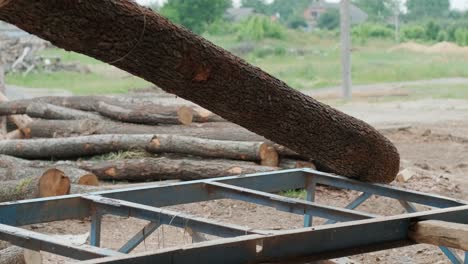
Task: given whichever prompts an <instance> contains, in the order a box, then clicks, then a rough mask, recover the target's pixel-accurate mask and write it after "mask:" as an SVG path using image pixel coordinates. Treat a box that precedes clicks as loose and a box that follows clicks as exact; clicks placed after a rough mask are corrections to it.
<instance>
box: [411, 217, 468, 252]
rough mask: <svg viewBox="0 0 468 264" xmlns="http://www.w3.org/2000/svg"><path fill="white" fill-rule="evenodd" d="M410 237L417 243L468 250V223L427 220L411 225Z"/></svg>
mask: <svg viewBox="0 0 468 264" xmlns="http://www.w3.org/2000/svg"><path fill="white" fill-rule="evenodd" d="M409 238H410V239H411V240H413V241H415V242H417V243H424V244H431V245H435V246H444V247H450V248H456V249H461V250H463V251H468V225H464V224H457V223H451V222H445V221H437V220H427V221H421V222H416V223H414V224H413V225H412V226H411V227H410V232H409Z"/></svg>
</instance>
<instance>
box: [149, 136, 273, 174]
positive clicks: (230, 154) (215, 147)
mask: <svg viewBox="0 0 468 264" xmlns="http://www.w3.org/2000/svg"><path fill="white" fill-rule="evenodd" d="M146 150H148V151H149V152H153V153H181V154H189V155H196V156H201V157H212V158H224V159H236V160H252V161H260V163H261V165H264V166H272V167H277V166H278V153H277V152H276V150H275V149H274V148H273V146H272V145H269V144H267V143H264V142H243V141H226V140H211V139H202V138H195V137H186V136H175V135H155V136H154V137H153V138H152V139H151V141H150V142H149V144H148V146H147V147H146Z"/></svg>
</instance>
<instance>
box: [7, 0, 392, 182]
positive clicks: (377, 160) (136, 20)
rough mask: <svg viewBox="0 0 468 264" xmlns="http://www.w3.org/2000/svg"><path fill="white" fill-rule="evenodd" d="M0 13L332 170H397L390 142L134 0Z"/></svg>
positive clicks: (360, 174) (25, 2) (14, 6)
mask: <svg viewBox="0 0 468 264" xmlns="http://www.w3.org/2000/svg"><path fill="white" fill-rule="evenodd" d="M116 17H118V18H119V19H116ZM0 19H1V20H4V21H6V22H9V23H11V24H14V25H16V26H18V27H20V28H21V29H23V30H25V31H27V32H30V33H32V34H35V35H38V36H39V37H41V38H43V39H46V40H49V41H50V42H51V43H52V44H54V45H55V46H57V47H61V48H64V49H66V50H72V51H76V52H79V53H82V54H86V55H88V56H91V57H94V58H97V59H99V60H101V61H104V62H107V63H109V64H111V65H114V66H116V67H118V68H120V69H123V70H125V71H127V72H129V73H131V74H134V75H136V76H139V77H142V78H144V79H146V80H148V81H150V82H152V83H154V84H156V85H157V86H159V87H162V88H163V89H164V90H165V91H167V92H169V93H173V94H176V95H178V96H180V97H182V98H184V99H187V100H189V101H192V102H195V103H197V104H198V105H200V106H201V107H204V108H206V109H208V110H210V111H212V112H214V113H215V114H218V115H220V116H221V117H223V118H225V119H227V120H229V121H232V122H234V123H236V124H239V125H241V126H243V127H245V128H247V129H249V130H251V131H253V132H255V133H257V134H259V135H262V136H264V137H266V138H268V139H270V140H272V141H273V142H276V143H279V144H281V145H284V146H286V147H288V148H290V149H292V150H293V151H296V152H298V153H299V154H301V155H304V156H305V157H308V158H311V159H313V160H314V161H315V162H316V163H317V165H318V166H319V167H325V168H328V169H329V170H330V171H333V172H335V173H337V174H341V175H345V176H348V177H354V178H359V179H361V180H365V181H372V182H390V181H392V180H393V179H394V178H395V176H396V175H397V173H398V169H399V160H400V159H399V154H398V152H397V149H396V148H395V146H394V145H393V144H392V143H391V142H390V141H389V140H388V139H386V138H385V137H384V136H382V135H381V134H380V133H378V132H377V130H375V129H374V128H373V127H371V126H370V125H368V124H366V123H365V122H363V121H361V120H358V119H356V118H353V117H351V116H348V115H346V114H344V113H342V112H340V111H338V110H335V109H333V108H331V107H329V106H327V105H325V104H323V103H320V102H318V101H316V100H314V99H313V98H311V97H309V96H306V95H304V94H302V93H300V92H299V91H296V90H294V89H292V88H290V87H289V86H288V85H286V84H285V83H284V82H281V81H280V80H278V79H276V78H274V77H273V76H271V75H269V74H267V73H265V72H263V71H262V70H260V69H259V68H257V67H253V66H251V65H249V64H248V63H246V62H245V61H243V60H242V59H240V58H238V57H236V56H234V55H232V54H230V53H229V52H227V51H225V50H223V49H221V48H219V47H217V46H215V45H214V44H212V43H210V42H208V41H206V40H204V39H203V38H201V37H199V36H196V35H194V34H193V33H191V32H190V31H188V30H186V29H184V28H181V27H179V26H176V25H174V24H172V23H171V22H169V21H168V20H167V19H165V18H164V17H163V16H161V15H159V14H157V13H154V12H153V11H152V10H151V9H149V8H144V7H142V6H140V5H138V4H137V3H135V2H133V1H126V0H101V1H80V0H73V1H62V2H57V1H52V0H45V1H30V0H15V1H2V4H1V5H0Z"/></svg>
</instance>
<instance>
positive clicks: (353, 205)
mask: <svg viewBox="0 0 468 264" xmlns="http://www.w3.org/2000/svg"><path fill="white" fill-rule="evenodd" d="M371 196H372V194H370V193H361V194H360V195H359V196H358V197H357V198H356V199H354V201H352V202H351V203H349V204H348V205H347V206H346V207H345V208H346V209H350V210H354V209H356V208H357V207H358V206H359V205H361V204H362V203H363V202H365V201H367V199H369V198H370V197H371ZM334 223H336V221H335V220H328V221H327V222H325V225H329V224H334Z"/></svg>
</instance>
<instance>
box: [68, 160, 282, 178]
mask: <svg viewBox="0 0 468 264" xmlns="http://www.w3.org/2000/svg"><path fill="white" fill-rule="evenodd" d="M76 166H77V167H80V168H81V169H84V170H87V171H91V172H93V173H94V174H96V175H97V176H98V178H99V179H100V180H132V181H148V180H171V179H180V180H195V179H205V178H213V177H221V176H229V175H238V174H247V173H255V172H265V171H272V170H275V169H278V168H274V167H267V166H259V165H256V164H255V163H253V162H246V161H232V160H196V159H188V158H185V159H173V158H166V157H161V158H143V159H127V160H115V161H82V162H78V163H77V164H76Z"/></svg>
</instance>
